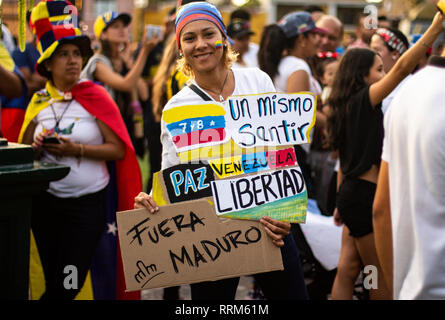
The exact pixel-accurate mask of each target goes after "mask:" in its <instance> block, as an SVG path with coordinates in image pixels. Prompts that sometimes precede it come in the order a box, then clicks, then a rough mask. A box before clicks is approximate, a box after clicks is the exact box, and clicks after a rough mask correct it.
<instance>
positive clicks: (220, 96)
mask: <svg viewBox="0 0 445 320" xmlns="http://www.w3.org/2000/svg"><path fill="white" fill-rule="evenodd" d="M228 77H229V70H227V73H226V77H225V79H224V82H223V84H222V87H221V90H220V91H219V93H217V92H215V91H214V90H212V89H208V88H206V87H203V86H201V88H203V89H204V90H208V91H210V92H212V93H214V94H217V95H218V96H219V101H220V102H223V101H224V97H223V96H222V95H221V93H222V92H223V90H224V86H225V85H226V82H227V78H228Z"/></svg>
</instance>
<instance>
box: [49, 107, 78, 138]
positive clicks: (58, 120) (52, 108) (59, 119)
mask: <svg viewBox="0 0 445 320" xmlns="http://www.w3.org/2000/svg"><path fill="white" fill-rule="evenodd" d="M72 102H73V100H71V101H70V102H68V103H67V105H66V107H65V109H64V110H63V112H62V114H61V115H60V117H58V116H57V114H56V110H54V107H53V105H52V104H50V106H51V110H52V112H53V115H54V121H55V122H56V126H55V127H54V132H55V133H56V134H57V133H59V131H60V128H59V123H60V121H62V118H63V116H64V115H65V112H66V110H68V108H69V107H70V105H71V103H72Z"/></svg>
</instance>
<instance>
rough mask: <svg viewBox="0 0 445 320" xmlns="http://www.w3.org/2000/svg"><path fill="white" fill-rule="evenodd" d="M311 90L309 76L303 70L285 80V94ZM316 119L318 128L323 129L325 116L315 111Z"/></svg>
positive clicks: (325, 120)
mask: <svg viewBox="0 0 445 320" xmlns="http://www.w3.org/2000/svg"><path fill="white" fill-rule="evenodd" d="M310 90H311V83H310V78H309V75H308V73H307V72H306V71H304V70H298V71H295V72H294V73H292V74H291V75H290V76H289V78H288V79H287V84H286V92H288V93H293V92H304V91H306V92H307V91H310ZM315 116H316V119H315V123H316V124H317V126H318V127H320V128H324V127H325V126H326V122H327V118H326V115H325V114H323V113H322V112H321V110H318V109H317V113H316V114H315Z"/></svg>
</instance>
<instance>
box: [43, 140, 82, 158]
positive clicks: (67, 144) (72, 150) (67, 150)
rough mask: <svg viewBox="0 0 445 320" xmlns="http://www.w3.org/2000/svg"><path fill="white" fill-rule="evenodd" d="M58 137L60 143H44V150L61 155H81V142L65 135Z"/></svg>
mask: <svg viewBox="0 0 445 320" xmlns="http://www.w3.org/2000/svg"><path fill="white" fill-rule="evenodd" d="M39 136H40V135H39ZM39 136H37V137H39ZM58 139H59V140H60V143H42V147H43V150H45V151H47V152H49V153H51V154H54V155H56V156H59V157H77V156H79V155H80V148H81V147H80V144H77V143H74V142H72V141H71V140H70V139H68V138H64V137H58Z"/></svg>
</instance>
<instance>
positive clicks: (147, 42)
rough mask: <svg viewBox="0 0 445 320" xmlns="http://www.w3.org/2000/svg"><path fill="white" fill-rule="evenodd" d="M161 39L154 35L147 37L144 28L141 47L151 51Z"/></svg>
mask: <svg viewBox="0 0 445 320" xmlns="http://www.w3.org/2000/svg"><path fill="white" fill-rule="evenodd" d="M161 41H162V38H161V37H158V36H155V35H154V36H153V37H151V38H150V39H147V30H145V31H144V35H143V37H142V48H144V49H145V50H147V52H151V50H153V48H154V47H155V46H156V45H157V44H158V43H159V42H161Z"/></svg>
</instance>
